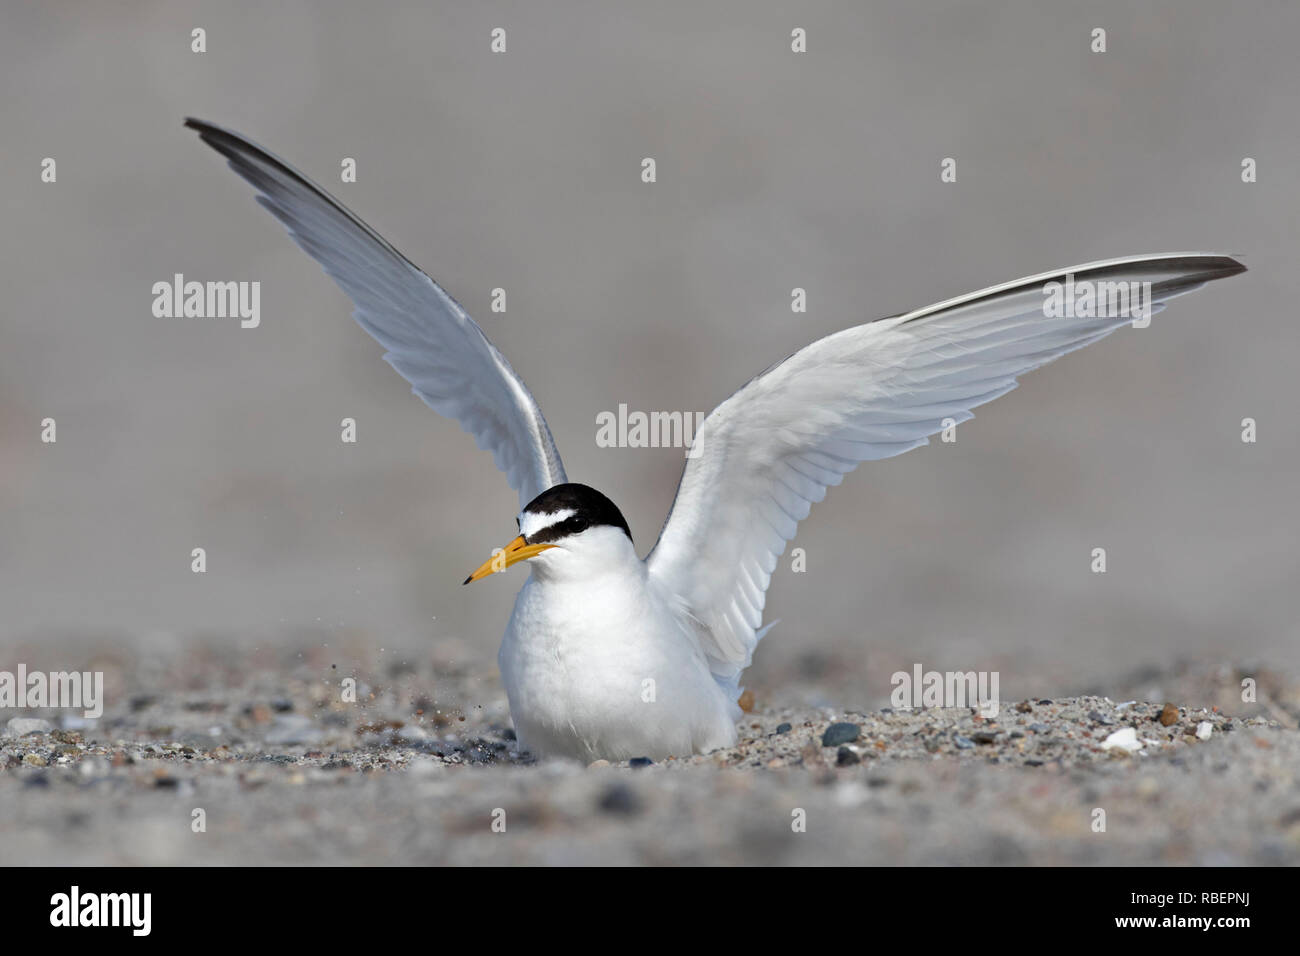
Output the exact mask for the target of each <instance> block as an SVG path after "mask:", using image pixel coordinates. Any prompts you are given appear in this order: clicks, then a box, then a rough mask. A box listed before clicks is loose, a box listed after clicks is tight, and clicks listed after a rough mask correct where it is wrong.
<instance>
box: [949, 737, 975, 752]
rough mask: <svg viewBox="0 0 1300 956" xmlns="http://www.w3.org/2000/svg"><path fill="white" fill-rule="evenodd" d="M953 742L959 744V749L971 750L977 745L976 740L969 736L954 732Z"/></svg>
mask: <svg viewBox="0 0 1300 956" xmlns="http://www.w3.org/2000/svg"><path fill="white" fill-rule="evenodd" d="M952 742H953V743H954V744H956V745H957V749H958V750H970V749H971V748H972V747H974V746H975V742H974V741H972V740H971V739H970V738H969V737H963V736H962V735H961V734H953V735H952Z"/></svg>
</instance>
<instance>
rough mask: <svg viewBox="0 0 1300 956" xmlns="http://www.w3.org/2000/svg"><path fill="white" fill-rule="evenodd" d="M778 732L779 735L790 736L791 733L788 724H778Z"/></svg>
mask: <svg viewBox="0 0 1300 956" xmlns="http://www.w3.org/2000/svg"><path fill="white" fill-rule="evenodd" d="M776 732H777V733H778V734H788V733H789V732H790V725H789V724H787V723H781V724H777V725H776Z"/></svg>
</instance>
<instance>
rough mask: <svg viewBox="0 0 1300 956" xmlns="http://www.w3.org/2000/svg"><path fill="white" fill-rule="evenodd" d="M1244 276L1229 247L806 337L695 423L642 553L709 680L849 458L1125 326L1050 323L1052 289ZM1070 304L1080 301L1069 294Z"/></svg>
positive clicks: (745, 637)
mask: <svg viewBox="0 0 1300 956" xmlns="http://www.w3.org/2000/svg"><path fill="white" fill-rule="evenodd" d="M1244 270H1245V266H1243V265H1241V263H1239V262H1237V261H1236V260H1234V259H1231V258H1229V257H1227V256H1219V255H1204V254H1199V253H1178V254H1171V255H1162V256H1142V257H1135V258H1130V259H1113V260H1110V261H1108V262H1095V263H1089V264H1087V265H1081V266H1075V267H1074V268H1072V269H1062V270H1060V271H1059V272H1055V273H1044V274H1043V275H1039V276H1033V277H1031V278H1028V279H1021V280H1018V281H1016V282H1010V283H1007V284H1005V285H1000V286H995V287H993V288H990V289H984V290H982V291H980V292H975V293H972V294H970V295H966V296H962V297H961V298H958V299H952V300H950V301H947V302H941V303H939V304H938V305H934V306H930V307H929V308H925V309H920V310H918V311H916V312H911V313H908V314H907V315H902V316H895V317H893V318H888V319H881V320H879V321H876V322H870V323H867V324H866V325H859V326H857V327H855V328H851V329H845V330H844V331H842V332H837V333H835V334H834V335H830V336H827V337H826V338H824V339H821V340H820V341H817V342H814V343H813V344H812V345H809V346H807V347H806V348H804V349H802V350H800V351H798V352H796V353H795V354H794V355H792V356H790V357H789V358H787V359H786V360H785V361H784V362H781V363H779V364H777V365H775V366H773V367H772V368H770V369H768V370H767V371H766V372H764V373H763V374H762V375H760V376H758V377H757V378H755V379H753V380H752V381H751V382H749V384H747V385H746V386H745V387H744V388H742V389H741V390H740V391H738V392H736V394H734V395H732V396H731V398H729V399H727V400H726V401H725V402H723V403H722V404H721V405H719V406H718V407H717V408H716V409H714V410H713V412H712V413H711V414H710V415H709V417H708V418H707V419H705V422H704V424H703V426H702V427H701V428H700V430H699V432H698V433H697V434H696V437H695V446H694V447H693V449H692V456H693V457H691V458H690V460H689V461H688V462H687V464H686V469H685V472H684V473H683V474H682V480H681V484H680V486H679V487H678V489H677V500H676V501H674V502H673V507H672V511H671V512H670V514H669V516H668V521H667V523H666V524H665V525H664V529H663V533H662V534H661V535H660V537H659V542H658V543H657V544H656V545H655V547H654V550H653V551H652V552H651V553H650V555H649V557H647V558H646V561H647V563H648V565H649V571H650V575H651V578H652V580H653V581H655V582H657V583H658V584H659V585H661V586H662V587H663V588H664V589H665V590H666V591H668V592H669V593H670V594H671V595H673V596H674V598H675V599H676V600H677V601H679V602H681V604H682V605H684V610H685V611H686V612H688V613H689V614H690V615H691V617H693V618H694V619H695V620H696V621H697V622H699V630H700V634H701V642H702V644H703V646H704V651H705V653H706V654H707V656H708V658H709V662H710V665H711V667H712V669H713V673H714V675H715V676H716V677H717V678H718V679H719V680H720V681H721V682H723V683H724V684H728V685H730V686H732V687H734V686H736V681H737V680H738V679H739V676H740V672H741V671H742V670H743V669H744V668H745V667H747V666H748V665H749V663H750V659H751V656H752V654H753V650H754V646H755V645H756V644H757V643H758V638H759V637H760V636H761V633H762V632H761V631H760V630H759V627H760V625H761V623H762V619H763V604H764V602H765V600H766V591H767V585H768V582H769V581H770V580H771V577H772V571H773V569H774V568H775V567H776V562H777V558H779V557H780V555H781V553H782V552H783V551H784V550H785V546H786V542H788V541H789V540H790V539H791V538H793V537H794V534H795V528H796V526H797V525H798V523H799V522H800V521H801V520H803V519H804V518H805V517H807V515H808V511H809V509H810V508H811V506H812V504H813V502H815V501H821V500H822V498H824V497H825V495H826V489H827V487H828V486H830V485H838V484H839V483H840V481H841V480H842V479H843V477H844V475H845V474H847V473H848V472H850V471H852V470H853V469H854V468H856V467H857V466H858V464H859V463H860V462H864V461H871V460H874V459H877V458H889V457H890V456H892V455H901V454H902V453H903V452H905V451H909V450H910V449H913V448H916V447H917V446H918V445H924V444H926V443H927V442H928V441H929V439H928V438H927V437H926V436H928V435H933V434H935V433H936V432H938V431H940V430H941V429H943V428H944V427H945V422H946V421H948V420H950V421H951V422H954V423H956V422H964V421H966V420H968V419H970V418H972V417H973V416H972V414H971V411H970V410H971V409H972V408H974V407H975V406H977V405H982V404H984V403H985V402H988V401H991V400H993V399H995V398H997V397H998V396H999V395H1003V394H1005V393H1006V392H1009V391H1010V390H1011V389H1013V388H1015V387H1016V378H1017V376H1019V375H1021V374H1023V373H1024V372H1027V371H1029V370H1030V369H1034V368H1037V367H1038V366H1040V365H1044V364H1046V363H1048V362H1050V361H1052V360H1053V359H1056V358H1058V357H1060V356H1062V355H1064V354H1065V353H1066V352H1071V351H1073V350H1075V349H1077V348H1082V347H1083V346H1085V345H1088V344H1089V343H1091V342H1095V341H1097V340H1098V339H1100V338H1102V337H1103V336H1105V335H1108V334H1110V333H1111V332H1113V331H1115V330H1116V329H1118V328H1119V327H1120V326H1122V325H1126V324H1129V323H1130V322H1131V321H1132V319H1131V318H1129V317H1119V318H1091V317H1089V318H1064V317H1062V318H1048V317H1046V311H1047V310H1045V308H1044V304H1045V302H1047V301H1048V298H1047V292H1048V290H1052V294H1053V295H1054V296H1055V295H1058V294H1060V293H1062V292H1063V288H1064V286H1065V284H1066V283H1067V281H1069V280H1068V278H1067V277H1068V276H1073V281H1074V283H1075V285H1074V286H1071V288H1077V289H1079V290H1081V291H1082V290H1083V289H1084V288H1085V286H1083V285H1081V284H1080V283H1084V282H1086V283H1091V286H1089V287H1088V288H1091V289H1093V290H1094V291H1095V290H1096V289H1098V288H1100V289H1101V290H1103V291H1108V290H1114V291H1116V292H1118V291H1119V290H1120V289H1121V288H1122V289H1123V291H1124V292H1128V291H1129V290H1130V289H1132V288H1133V287H1132V286H1130V285H1129V283H1134V282H1136V283H1147V282H1149V283H1150V286H1149V287H1143V286H1141V285H1139V286H1138V287H1137V289H1138V290H1139V291H1138V294H1139V295H1141V294H1142V291H1143V290H1144V289H1145V288H1149V289H1150V299H1149V305H1150V306H1151V313H1152V314H1154V313H1155V312H1158V311H1160V310H1161V309H1162V308H1163V303H1164V301H1165V300H1167V299H1169V298H1171V297H1173V296H1175V295H1180V294H1182V293H1185V292H1190V291H1192V290H1193V289H1197V288H1200V286H1202V285H1203V284H1205V283H1206V282H1209V281H1211V280H1213V279H1221V278H1224V277H1225V276H1230V275H1235V274H1236V273H1238V272H1242V271H1244ZM1053 282H1056V283H1060V284H1061V288H1054V287H1051V286H1049V283H1053ZM1103 283H1124V285H1123V286H1122V287H1121V286H1107V285H1103ZM1130 308H1132V304H1131V303H1130ZM1053 311H1055V310H1053ZM1068 311H1070V312H1073V311H1076V310H1068ZM1077 311H1080V312H1082V311H1091V310H1087V309H1084V308H1083V307H1082V302H1080V308H1079V309H1078V310H1077ZM1108 314H1110V315H1114V314H1115V313H1114V312H1109V313H1108Z"/></svg>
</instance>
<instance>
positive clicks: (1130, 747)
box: [1101, 727, 1142, 753]
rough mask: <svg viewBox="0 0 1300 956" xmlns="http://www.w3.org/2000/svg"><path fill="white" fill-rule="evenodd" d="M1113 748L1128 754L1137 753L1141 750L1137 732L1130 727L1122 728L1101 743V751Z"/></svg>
mask: <svg viewBox="0 0 1300 956" xmlns="http://www.w3.org/2000/svg"><path fill="white" fill-rule="evenodd" d="M1115 747H1118V748H1119V749H1121V750H1127V751H1128V752H1129V753H1137V751H1139V750H1141V749H1142V744H1141V742H1140V741H1139V740H1138V736H1137V731H1136V730H1135V729H1134V728H1132V727H1124V728H1121V729H1120V730H1117V731H1115V732H1114V733H1113V734H1111V735H1110V736H1109V737H1107V738H1106V739H1105V740H1103V741H1102V744H1101V749H1102V750H1111V749H1113V748H1115Z"/></svg>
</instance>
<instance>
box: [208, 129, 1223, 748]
mask: <svg viewBox="0 0 1300 956" xmlns="http://www.w3.org/2000/svg"><path fill="white" fill-rule="evenodd" d="M185 125H186V126H188V127H189V128H191V129H193V130H196V131H197V132H198V134H199V136H200V138H201V139H202V140H203V142H205V143H207V144H208V145H209V146H211V147H212V148H213V149H215V150H216V151H217V152H218V153H221V154H222V155H223V156H225V157H226V159H227V160H228V162H229V165H230V167H231V168H232V169H233V170H234V171H235V172H236V173H237V174H239V175H240V176H241V177H243V178H244V179H245V180H247V181H248V182H249V183H251V184H252V185H253V187H254V188H255V189H256V190H257V193H258V195H257V201H258V202H259V203H261V204H262V205H263V206H265V207H266V208H267V209H268V210H269V211H270V212H271V214H272V215H274V216H275V217H276V218H277V219H278V220H280V222H281V223H282V224H283V225H284V226H285V227H286V228H287V229H288V231H289V234H290V236H292V237H293V239H294V241H295V242H297V244H298V245H299V246H300V247H302V249H303V251H305V252H306V253H307V254H308V255H309V256H311V257H312V258H313V259H315V260H316V261H317V262H318V263H319V264H320V265H321V266H322V267H323V268H324V269H325V272H326V273H328V274H329V275H330V276H331V277H332V278H333V279H334V281H335V282H336V283H338V285H339V286H340V287H341V288H342V290H343V291H344V293H346V294H347V296H348V297H349V298H350V299H351V300H352V303H353V304H354V305H355V307H356V311H355V313H354V316H355V318H356V321H357V322H358V323H359V324H360V325H361V327H362V328H363V329H365V330H366V331H367V332H369V333H370V335H372V336H373V337H374V338H375V339H376V340H377V341H378V342H379V344H380V345H382V346H383V347H384V348H385V349H386V350H387V354H385V355H384V358H385V359H386V360H387V361H388V363H389V364H390V365H392V366H393V368H395V369H396V370H397V371H398V372H399V373H400V374H401V375H402V377H403V378H405V379H406V380H407V381H408V382H409V383H410V384H411V387H412V390H413V391H414V392H415V394H416V395H418V396H419V397H420V398H421V399H423V400H424V402H425V403H426V404H428V405H429V406H430V407H431V408H433V409H434V410H435V411H437V412H439V413H441V414H443V415H446V416H447V417H449V418H452V419H455V420H456V421H457V422H459V424H460V426H461V427H462V428H463V429H464V430H465V431H466V432H468V433H469V434H470V435H471V436H473V438H474V440H475V441H476V442H477V443H478V445H479V447H481V448H484V449H486V450H488V451H491V452H492V455H493V457H494V458H495V460H496V464H497V467H498V468H500V469H501V470H502V471H503V472H504V473H505V476H506V479H507V480H508V481H509V482H510V486H511V487H512V488H513V489H515V490H516V491H517V492H518V494H519V504H520V511H519V513H518V515H517V516H516V519H515V520H516V522H517V524H518V532H519V533H518V535H517V536H516V537H515V538H514V540H513V541H511V542H510V543H509V544H507V545H506V546H505V547H504V548H503V549H498V550H497V552H496V553H495V554H494V555H493V557H492V558H490V559H489V560H488V561H486V562H485V563H484V564H483V566H482V567H480V568H479V569H478V570H476V571H475V572H474V573H473V574H471V575H470V576H469V577H468V578H467V579H466V581H465V583H466V584H468V583H469V582H471V581H477V580H479V579H481V578H484V577H487V576H488V575H490V574H492V573H493V572H494V571H504V570H506V569H507V568H509V567H511V566H512V565H515V564H519V563H521V562H524V561H527V562H528V564H529V566H530V568H531V572H532V573H531V574H530V576H529V577H528V579H527V581H526V582H525V583H524V586H523V588H522V589H521V590H520V591H519V594H518V596H517V598H516V599H515V606H514V611H513V613H512V614H511V616H510V622H509V624H508V626H507V628H506V633H505V637H504V639H503V641H502V644H501V650H500V653H499V655H498V664H499V666H500V670H501V677H502V682H503V684H504V685H505V691H506V695H507V697H508V698H509V702H510V714H511V718H512V720H513V722H514V726H515V732H516V734H517V737H518V741H519V745H520V748H521V749H522V750H526V751H530V752H531V753H533V754H534V755H536V756H538V757H551V756H559V757H570V758H577V759H580V760H585V761H595V760H598V759H606V760H611V761H613V760H628V759H631V758H635V757H649V758H652V759H661V758H666V757H671V756H679V757H684V756H687V755H690V754H692V753H697V752H707V751H709V750H713V749H717V748H721V747H727V746H731V745H733V744H734V743H735V742H736V739H737V733H736V721H737V720H738V719H739V718H740V715H741V710H740V707H739V705H738V703H737V701H738V699H739V697H740V694H741V686H740V677H741V673H742V671H744V669H745V668H746V667H748V666H749V664H750V662H751V661H752V659H753V655H754V649H755V647H756V646H757V644H758V642H759V640H760V639H761V638H762V637H763V635H764V633H765V631H766V628H765V627H764V625H763V607H764V604H765V602H766V592H767V586H768V583H769V582H770V581H771V578H772V572H773V570H774V569H775V567H776V564H777V560H778V559H779V558H780V556H781V555H782V553H783V552H784V550H785V547H786V544H787V543H788V542H789V541H790V540H791V539H792V538H793V537H794V535H795V529H796V527H797V526H798V523H799V522H800V521H801V520H802V519H803V518H805V517H806V516H807V515H808V512H809V509H810V508H811V506H812V504H813V503H814V502H818V501H821V500H822V498H824V497H825V495H826V492H827V489H828V488H829V487H830V486H832V485H838V484H839V483H840V481H841V480H842V479H843V478H844V476H845V475H846V474H847V473H848V472H850V471H852V470H853V469H854V468H856V467H857V466H858V464H859V463H861V462H864V461H874V460H876V459H881V458H889V457H891V456H893V455H901V454H902V453H903V452H906V451H910V450H911V449H913V448H916V447H918V446H920V445H925V444H927V443H928V441H929V437H928V436H930V435H933V434H936V433H938V432H939V431H941V430H943V429H945V428H950V427H952V426H953V425H955V424H959V423H961V422H964V421H967V420H969V419H970V418H972V417H973V415H972V412H971V409H973V408H975V407H976V406H979V405H983V404H984V403H985V402H989V401H992V400H993V399H995V398H997V397H999V396H1001V395H1005V394H1006V393H1007V392H1009V391H1011V390H1012V389H1013V388H1015V387H1016V384H1017V379H1018V377H1019V376H1020V375H1022V374H1024V373H1025V372H1028V371H1029V370H1031V369H1035V368H1037V367H1039V366H1040V365H1045V364H1047V363H1048V362H1051V361H1053V360H1054V359H1057V358H1059V357H1060V356H1062V355H1064V354H1066V353H1067V352H1071V351H1074V350H1075V349H1079V348H1082V347H1083V346H1085V345H1088V344H1090V343H1092V342H1096V341H1097V340H1098V339H1101V338H1102V337H1104V336H1106V335H1109V334H1110V333H1111V332H1114V331H1115V330H1116V329H1119V328H1120V327H1121V326H1123V325H1126V324H1136V323H1137V319H1135V317H1134V315H1133V314H1131V313H1132V311H1133V310H1131V309H1128V308H1118V309H1115V308H1110V309H1107V308H1104V306H1105V305H1107V304H1108V303H1109V304H1110V305H1112V306H1114V304H1115V302H1116V301H1117V300H1118V299H1119V298H1122V299H1123V301H1124V302H1125V303H1127V304H1132V303H1133V302H1136V303H1137V304H1138V305H1139V306H1140V309H1139V310H1138V311H1140V313H1141V315H1140V318H1142V319H1145V318H1146V317H1148V316H1149V315H1153V314H1155V313H1157V312H1159V311H1161V310H1163V308H1164V307H1165V303H1166V302H1167V301H1168V300H1169V299H1171V298H1173V297H1174V296H1177V295H1182V294H1184V293H1187V292H1191V291H1193V290H1195V289H1198V288H1200V287H1201V286H1202V285H1204V284H1205V283H1207V282H1210V281H1212V280H1215V279H1221V278H1225V277H1227V276H1231V275H1235V274H1237V273H1240V272H1243V271H1245V266H1243V265H1242V264H1241V263H1240V262H1238V261H1237V260H1236V259H1234V258H1232V257H1230V256H1225V255H1216V254H1210V253H1167V254H1162V255H1150V256H1133V257H1128V258H1121V259H1111V260H1107V261H1103V262H1091V263H1087V264H1084V265H1078V266H1074V267H1072V268H1069V269H1060V270H1057V271H1055V272H1047V273H1043V274H1041V275H1036V276H1031V277H1029V278H1025V279H1019V280H1017V281H1015V282H1008V283H1004V284H1002V285H997V286H992V287H991V288H987V289H982V290H980V291H979V292H973V293H970V294H969V295H963V296H960V297H958V298H955V299H949V300H947V301H945V302H940V303H938V304H937V305H932V306H929V307H927V308H923V309H919V310H917V311H914V312H908V313H906V314H903V315H895V316H890V317H888V318H883V319H876V320H874V321H869V322H867V323H865V324H863V325H857V326H854V327H852V328H847V329H844V330H843V331H840V332H836V333H834V334H832V335H828V336H826V337H825V338H822V339H819V340H818V341H816V342H813V343H812V344H811V345H808V346H806V347H805V348H803V349H800V350H799V351H798V352H795V353H794V354H793V355H791V356H789V357H788V358H786V359H784V360H783V361H781V362H778V363H776V364H775V365H773V366H771V367H770V368H768V369H767V370H766V371H764V372H763V373H761V374H760V375H758V376H756V377H755V378H753V379H751V380H750V381H749V382H748V383H747V384H746V385H744V386H743V387H742V388H741V389H740V390H739V391H737V392H736V393H735V394H733V395H732V396H731V397H730V398H728V399H727V400H726V401H724V402H723V403H722V404H721V405H719V406H718V407H717V408H715V409H714V410H713V412H712V413H710V414H709V416H708V417H707V418H706V419H705V420H704V423H703V425H702V426H701V427H700V429H699V430H698V431H697V433H696V435H695V439H694V442H695V444H694V445H693V447H692V449H691V452H690V454H689V455H688V456H687V462H686V465H685V469H684V471H683V474H682V477H681V482H680V484H679V486H678V489H677V496H676V499H675V500H674V502H673V505H672V510H671V511H670V512H669V515H668V518H667V520H666V522H665V523H664V526H663V530H662V532H661V533H660V536H659V540H658V542H657V543H656V544H655V546H654V548H652V549H651V551H650V552H649V554H648V555H647V556H646V557H645V558H644V559H642V558H640V557H638V555H637V552H636V549H635V548H634V547H633V543H632V534H631V531H630V530H629V528H628V524H627V521H626V520H624V518H623V515H622V513H621V512H620V511H619V509H618V507H617V506H616V505H615V504H614V502H613V501H611V500H610V499H609V498H608V497H606V496H605V495H604V494H602V493H601V492H599V491H597V490H596V489H595V488H591V487H589V486H587V485H583V484H578V483H576V482H570V481H569V480H568V478H567V476H566V475H565V473H564V466H563V465H562V464H561V462H560V455H559V452H558V451H557V450H556V447H555V442H554V440H553V439H552V438H551V432H550V429H549V428H548V427H547V425H546V420H545V419H544V418H543V417H542V412H541V410H540V409H539V408H538V407H537V403H536V401H534V399H533V396H532V394H531V393H530V392H529V391H528V389H527V388H526V387H525V386H524V383H523V381H522V380H521V379H520V378H519V376H518V375H517V374H515V371H514V369H512V368H511V367H510V363H509V362H507V361H506V359H505V357H504V356H502V354H501V353H500V352H499V351H497V349H496V348H495V347H494V346H493V345H492V343H491V342H489V341H488V339H487V336H486V335H484V334H483V330H482V329H481V328H480V327H479V326H478V325H477V324H476V323H475V322H474V320H473V319H471V318H470V317H469V315H467V314H466V312H465V310H464V309H462V308H461V307H460V305H458V304H457V303H456V301H455V300H454V299H452V297H451V296H450V295H448V294H447V293H446V292H444V291H443V289H442V288H441V287H440V286H439V285H438V284H437V283H435V282H434V281H433V280H432V279H431V278H429V276H428V275H426V274H425V273H424V272H423V271H421V270H420V269H419V268H418V267H416V266H415V265H414V264H413V263H412V262H411V261H410V260H409V259H407V258H406V257H405V256H403V255H402V254H401V253H400V252H398V251H397V250H396V249H395V248H393V246H392V245H390V244H389V243H388V242H387V241H385V240H384V239H383V238H382V237H381V236H380V235H379V234H378V233H377V232H375V231H374V230H373V229H371V228H370V227H369V226H367V225H366V224H365V223H364V222H362V221H361V220H360V219H359V218H358V217H357V216H355V215H353V214H352V213H351V212H349V211H348V210H347V209H346V208H344V206H343V204H342V203H340V202H339V201H338V200H336V199H334V198H333V197H332V196H330V195H329V193H327V192H326V191H325V190H324V189H322V188H321V187H319V186H317V185H316V184H314V183H313V182H312V181H311V180H309V179H308V178H307V177H306V176H304V175H303V174H302V173H300V172H298V171H297V170H295V169H294V168H293V167H291V166H290V165H289V164H288V163H285V162H284V161H283V160H280V159H277V158H276V157H275V156H273V155H272V154H270V153H268V152H267V151H266V150H264V149H262V148H261V147H259V146H257V145H255V144H254V143H252V142H251V141H249V140H248V139H246V138H245V137H243V136H241V135H239V134H238V133H234V132H231V131H230V130H227V129H223V128H221V127H218V126H214V125H212V124H210V123H205V122H201V121H199V120H196V119H187V120H186V121H185ZM1064 290H1068V291H1069V292H1070V293H1072V294H1073V293H1076V292H1078V300H1077V301H1070V302H1066V303H1064V304H1065V307H1064V308H1059V307H1050V308H1049V305H1048V303H1049V302H1051V301H1052V300H1053V299H1056V300H1058V301H1056V306H1060V305H1061V304H1062V303H1061V302H1060V301H1059V300H1060V299H1061V296H1062V292H1063V291H1064ZM1079 290H1083V291H1079ZM1130 290H1131V292H1132V296H1131V299H1130V297H1129V295H1128V294H1129V292H1130ZM1117 312H1119V313H1122V314H1116V313H1117ZM769 626H770V625H769Z"/></svg>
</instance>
